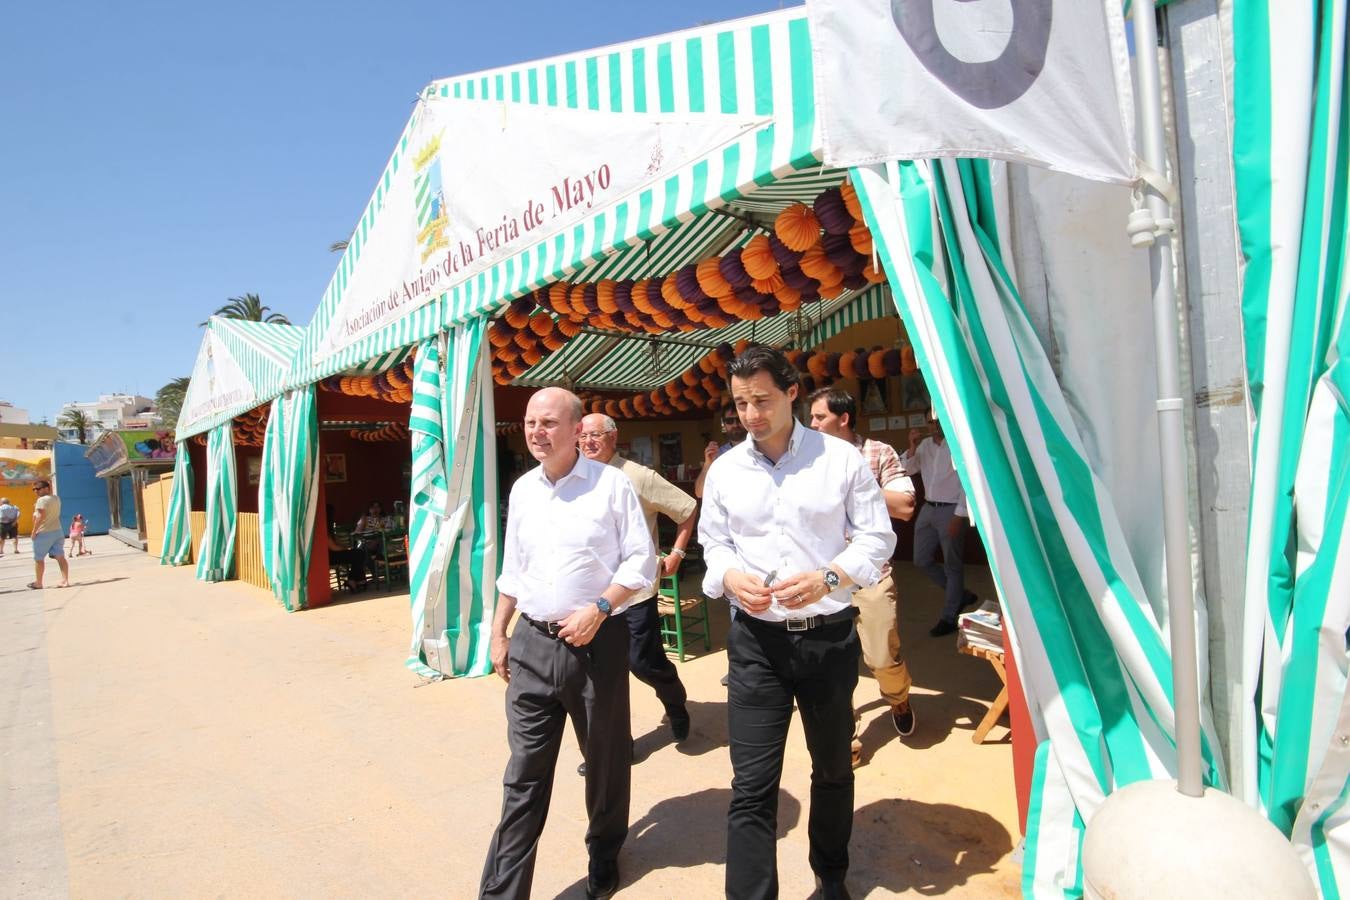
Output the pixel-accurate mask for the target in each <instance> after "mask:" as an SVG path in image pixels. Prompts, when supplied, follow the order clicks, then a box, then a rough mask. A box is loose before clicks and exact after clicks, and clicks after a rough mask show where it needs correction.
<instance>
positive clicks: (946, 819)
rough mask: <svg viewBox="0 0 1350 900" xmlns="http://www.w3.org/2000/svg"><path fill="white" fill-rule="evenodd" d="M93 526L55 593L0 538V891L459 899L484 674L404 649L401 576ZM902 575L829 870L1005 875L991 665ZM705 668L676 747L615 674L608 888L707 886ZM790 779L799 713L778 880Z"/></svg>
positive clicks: (471, 825)
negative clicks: (295, 575)
mask: <svg viewBox="0 0 1350 900" xmlns="http://www.w3.org/2000/svg"><path fill="white" fill-rule="evenodd" d="M27 546H28V544H27V541H26V540H25V541H24V547H25V548H27ZM90 546H91V547H92V548H93V549H94V550H95V554H94V555H93V556H91V557H84V558H82V559H80V560H77V561H75V563H74V568H73V572H72V581H73V582H74V584H73V586H72V587H71V588H69V589H66V590H53V589H48V590H46V591H42V592H37V591H29V590H26V589H25V588H24V584H25V583H26V582H27V581H28V580H30V578H31V574H32V565H31V559H30V558H29V557H28V556H22V557H20V558H18V559H16V558H15V557H14V556H13V555H12V554H8V555H6V556H4V557H3V558H0V896H5V897H11V896H19V897H45V896H55V897H59V896H66V895H70V896H76V897H147V896H149V897H224V896H231V897H241V896H259V897H395V896H408V895H412V894H422V895H430V896H444V897H454V898H461V897H472V896H474V894H475V891H476V887H477V883H478V876H479V872H480V870H481V866H482V860H483V853H484V849H485V848H486V846H487V842H488V838H489V836H490V834H491V832H492V829H493V827H494V826H495V824H496V819H497V814H498V811H499V808H500V803H501V794H500V779H501V773H502V769H503V766H504V763H505V758H506V741H505V726H504V717H503V712H502V698H503V692H504V685H503V683H502V682H501V681H499V680H498V679H496V678H483V679H474V680H462V681H447V682H439V683H435V684H426V685H423V684H422V683H421V681H420V680H419V679H418V678H416V677H415V676H413V675H411V674H410V673H408V672H407V671H406V670H405V669H404V668H403V667H402V661H403V658H404V657H405V655H406V653H405V648H406V646H407V643H408V629H409V625H408V615H407V599H406V595H400V596H387V597H373V598H370V597H367V598H364V599H361V598H358V599H357V600H356V601H355V602H347V603H341V604H337V605H334V606H330V607H327V608H324V609H319V610H311V611H308V612H304V613H297V614H289V615H288V614H287V613H285V612H284V611H283V610H282V609H281V607H280V606H278V605H277V604H276V603H275V602H274V601H273V600H272V598H271V597H270V595H268V594H267V593H266V592H263V591H259V590H257V589H255V588H252V587H249V586H247V585H243V584H239V583H237V582H230V583H226V584H218V585H208V584H202V583H200V582H198V581H196V580H194V579H193V577H192V573H191V571H190V570H189V569H168V568H164V567H160V566H159V565H158V560H156V559H153V558H151V557H147V556H145V555H144V554H141V553H137V552H135V551H132V550H130V549H129V548H126V547H123V546H122V545H121V544H118V543H117V542H115V541H113V540H112V539H109V538H94V539H92V540H91V541H90ZM981 575H983V577H984V578H985V579H987V573H982V572H980V571H979V570H972V582H973V586H974V587H975V588H976V589H977V590H983V591H985V592H987V584H988V583H987V580H986V581H983V582H982V581H981V580H980V577H981ZM898 580H899V581H900V583H901V584H902V590H904V600H903V605H904V611H903V612H902V624H903V625H904V627H905V629H906V633H905V638H906V647H907V650H908V653H909V660H910V665H911V667H912V669H913V671H914V675H915V679H916V687H915V701H914V703H915V709H916V712H917V715H918V721H919V725H918V731H917V733H916V734H915V735H914V736H912V737H911V738H910V739H908V740H907V741H906V742H905V743H901V742H900V741H899V740H898V739H897V738H896V735H895V733H894V730H893V729H892V727H891V725H890V723H889V717H888V716H886V714H885V713H886V710H885V708H884V706H883V705H882V703H881V701H880V699H879V698H878V696H877V693H876V687H875V683H874V682H873V681H871V679H870V678H864V679H862V680H861V681H860V683H859V686H858V693H857V700H858V702H859V703H860V704H861V705H863V707H864V716H865V719H866V730H865V732H864V742H865V745H866V753H867V757H868V758H867V763H866V765H865V766H863V767H862V768H861V769H859V770H858V777H857V801H856V809H857V813H856V816H855V819H854V831H853V843H852V856H853V867H852V870H851V872H850V876H849V884H850V887H851V888H852V889H853V892H854V895H855V896H858V897H864V896H866V897H890V896H898V895H932V894H951V895H952V896H970V897H999V896H1014V895H1016V894H1017V887H1018V879H1019V877H1020V873H1019V869H1018V867H1017V865H1016V863H1015V862H1014V861H1013V860H1012V859H1011V858H1010V853H1011V851H1012V850H1013V847H1014V845H1015V844H1016V843H1017V842H1018V829H1017V813H1016V804H1015V799H1014V793H1013V782H1012V761H1011V752H1010V749H1009V746H1008V744H1007V742H1006V741H1007V730H1006V728H1004V727H1002V726H999V727H996V728H995V730H994V731H993V732H992V733H991V735H990V742H989V743H986V744H984V745H980V746H976V745H974V744H973V743H972V742H971V740H970V735H971V731H972V730H973V728H974V725H975V723H976V722H978V720H979V719H980V717H981V716H982V715H983V714H984V710H985V708H986V703H987V701H988V699H989V698H991V697H993V695H994V694H995V693H996V691H997V688H998V684H997V680H996V678H995V675H994V673H993V671H992V670H991V669H990V668H989V666H988V665H987V664H986V663H985V662H983V661H981V660H976V659H971V658H969V657H963V656H958V655H957V654H956V653H955V652H954V649H953V647H954V645H953V643H952V640H951V639H950V638H945V639H941V640H937V639H932V638H929V637H928V635H927V627H928V626H929V625H930V624H931V623H932V620H933V619H934V618H935V612H936V609H937V605H938V594H937V591H936V589H934V588H932V587H931V586H929V585H928V584H927V583H926V582H923V583H921V582H919V581H918V580H917V579H916V578H915V576H914V575H913V573H912V572H911V571H908V570H905V569H903V568H902V569H901V571H900V572H899V573H898ZM49 583H53V584H54V583H55V579H52V580H51V581H50V582H49ZM717 613H718V618H720V619H721V620H722V623H723V624H721V625H720V627H717V628H716V629H715V631H716V632H717V633H718V634H721V633H724V631H725V625H724V622H725V612H724V610H723V609H719V610H718V611H717ZM725 670H726V657H725V655H724V654H723V653H722V652H721V651H720V649H716V648H715V649H714V651H713V652H711V653H704V654H702V656H701V657H700V658H698V659H692V660H690V661H688V662H685V663H684V664H682V665H681V666H680V672H681V675H682V677H683V678H684V681H685V684H686V686H687V687H688V689H689V693H690V698H691V710H692V713H693V718H694V732H693V734H692V735H691V737H690V739H689V740H688V741H687V742H686V743H685V744H684V745H683V746H679V747H676V746H675V745H673V744H672V743H671V741H670V738H669V732H668V729H666V728H665V726H663V725H662V724H661V708H660V705H659V704H658V703H657V702H656V698H655V696H654V695H653V693H652V692H651V691H650V690H649V689H648V688H646V687H644V686H643V685H640V684H636V683H635V684H634V689H633V733H634V736H635V737H636V739H637V755H638V762H637V764H636V766H635V767H634V769H633V807H632V831H631V833H630V836H629V839H628V843H627V845H626V846H625V849H624V853H623V856H622V857H621V869H622V873H623V885H624V886H623V888H622V889H621V891H620V896H630V897H671V896H678V897H717V896H721V893H722V863H723V861H724V859H725V854H726V837H725V813H726V805H727V800H728V794H729V792H728V785H729V783H730V778H731V772H730V764H729V762H728V758H727V752H726V721H725V719H726V706H725V690H724V689H723V688H722V687H721V686H720V684H719V683H718V681H719V679H720V678H721V676H722V675H723V673H724V672H725ZM578 762H579V757H578V754H577V750H576V747H575V745H574V744H573V743H572V741H571V740H570V739H569V740H567V741H565V742H564V748H563V751H562V756H561V758H560V760H559V764H558V777H557V781H556V784H555V790H554V799H553V804H552V808H551V812H550V815H549V821H548V826H547V828H546V830H545V833H544V836H543V839H542V841H541V842H540V848H539V864H538V868H537V871H536V876H535V885H534V887H535V896H536V897H555V896H556V897H569V898H579V897H583V896H584V884H585V851H584V847H583V843H582V836H583V833H584V830H585V816H584V810H583V805H582V779H581V778H579V777H578V776H576V775H575V774H574V769H575V767H576V765H577V763H578ZM809 779H810V770H809V760H808V757H807V754H806V749H805V745H804V743H803V741H802V736H801V728H800V723H796V724H794V729H793V732H792V735H791V738H790V743H789V747H788V757H787V765H786V770H785V774H784V778H783V796H782V803H781V809H780V834H781V840H780V841H779V845H778V858H779V870H780V873H781V879H782V895H783V896H784V897H787V898H805V897H808V896H810V895H811V893H812V889H813V880H812V876H811V871H810V868H809V866H808V864H807V840H806V809H805V807H806V803H807V798H808V796H809Z"/></svg>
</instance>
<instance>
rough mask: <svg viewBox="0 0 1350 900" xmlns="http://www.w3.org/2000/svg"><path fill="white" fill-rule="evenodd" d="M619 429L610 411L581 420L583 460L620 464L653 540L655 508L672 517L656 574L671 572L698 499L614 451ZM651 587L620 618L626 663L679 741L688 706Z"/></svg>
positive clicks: (685, 727) (690, 531) (676, 568)
mask: <svg viewBox="0 0 1350 900" xmlns="http://www.w3.org/2000/svg"><path fill="white" fill-rule="evenodd" d="M618 446H619V428H618V426H617V425H615V424H614V420H613V419H611V418H610V417H609V416H606V415H601V414H599V413H593V414H591V415H589V416H586V417H585V418H583V419H582V420H581V452H582V454H583V455H585V456H586V458H587V459H593V460H595V461H596V462H600V463H606V464H608V465H611V466H613V467H615V468H616V469H619V470H620V471H622V472H623V473H624V475H626V476H628V479H629V481H631V482H632V483H633V489H634V490H636V491H637V495H638V502H639V503H640V504H641V505H642V515H643V516H644V517H645V518H646V520H647V530H648V531H649V532H650V533H651V538H652V544H653V545H655V546H659V545H657V541H656V516H657V514H658V513H660V514H663V515H665V516H667V517H668V518H669V519H670V520H671V521H673V522H675V524H676V525H677V526H678V530H677V531H676V533H675V542H674V544H673V545H672V546H671V549H670V552H669V553H667V554H666V555H665V557H664V558H662V560H661V563H660V567H659V570H658V577H659V578H665V577H669V576H671V575H674V574H675V573H676V572H678V571H679V569H680V562H681V561H682V560H683V559H684V548H685V547H687V546H688V545H689V540H690V538H691V537H693V534H694V524H695V521H696V520H697V518H698V517H697V516H696V515H694V513H695V510H696V509H697V508H698V501H697V500H695V499H694V498H693V497H691V496H689V495H688V494H686V493H685V492H684V491H682V490H680V489H679V488H677V487H676V486H675V485H673V484H671V483H670V482H669V481H667V480H666V479H664V478H662V477H661V475H660V473H659V472H656V471H654V470H652V469H649V468H647V467H646V466H644V465H641V464H640V463H636V462H633V460H631V459H626V458H625V457H623V456H622V455H621V454H619V452H618ZM655 595H656V586H655V585H653V586H652V588H651V589H649V590H647V591H643V592H640V593H638V594H636V595H634V597H633V599H632V601H631V602H630V604H629V606H628V609H627V610H625V611H624V614H623V615H624V619H626V620H627V622H628V637H629V641H628V666H629V669H630V670H631V671H632V673H633V674H634V675H635V676H637V679H638V680H639V681H641V682H642V683H643V684H647V685H650V686H651V687H652V688H653V689H655V691H656V696H657V697H658V698H659V699H660V700H661V703H662V705H663V706H665V708H666V716H667V717H668V718H669V719H670V730H671V732H672V733H674V735H675V740H677V741H682V740H684V739H685V738H686V737H688V736H689V710H688V709H687V708H686V706H685V701H686V700H687V699H688V695H687V694H686V693H685V689H684V684H683V683H681V681H680V674H679V672H677V671H676V669H675V665H674V664H673V663H672V662H671V661H670V660H669V659H667V658H666V652H665V649H664V648H663V647H662V646H661V626H660V620H659V617H658V615H657V612H656V603H655V602H652V599H651V598H652V597H654V596H655Z"/></svg>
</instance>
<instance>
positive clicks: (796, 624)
mask: <svg viewBox="0 0 1350 900" xmlns="http://www.w3.org/2000/svg"><path fill="white" fill-rule="evenodd" d="M815 618H816V617H815V616H807V617H806V618H804V619H785V620H784V621H785V622H786V623H787V630H788V631H806V630H807V629H809V628H810V627H811V626H812V624H814V622H815Z"/></svg>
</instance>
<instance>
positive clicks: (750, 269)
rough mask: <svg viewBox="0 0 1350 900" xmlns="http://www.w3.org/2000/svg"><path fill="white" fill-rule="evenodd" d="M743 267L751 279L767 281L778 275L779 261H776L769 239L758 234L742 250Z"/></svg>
mask: <svg viewBox="0 0 1350 900" xmlns="http://www.w3.org/2000/svg"><path fill="white" fill-rule="evenodd" d="M741 265H743V266H745V271H746V274H748V275H749V276H750V277H751V278H757V279H761V280H762V279H766V278H773V277H775V276H777V275H778V260H776V259H774V256H773V247H771V246H770V245H769V239H768V238H767V237H765V236H764V235H762V234H757V235H755V236H754V237H752V238H751V239H750V240H749V241H747V242H746V244H745V246H744V247H742V248H741Z"/></svg>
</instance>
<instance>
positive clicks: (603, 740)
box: [479, 616, 633, 898]
mask: <svg viewBox="0 0 1350 900" xmlns="http://www.w3.org/2000/svg"><path fill="white" fill-rule="evenodd" d="M507 659H508V665H509V668H510V671H511V683H510V684H509V685H508V686H507V689H506V722H507V741H508V743H509V744H510V747H511V760H510V762H508V763H507V764H506V775H505V776H504V777H503V779H502V785H503V788H504V790H503V799H502V818H501V823H500V824H498V826H497V830H496V831H495V832H494V833H493V835H492V843H491V844H490V845H489V846H488V854H487V862H486V864H485V865H484V866H483V881H482V884H481V886H480V888H479V895H480V896H482V897H508V898H525V897H529V896H530V884H531V882H532V881H533V880H534V859H535V851H536V850H537V849H538V846H539V835H540V834H541V833H543V830H544V820H545V819H546V818H547V817H548V804H549V798H550V797H551V795H552V794H553V773H554V769H555V768H556V766H557V762H558V748H559V747H560V746H561V744H562V736H563V725H564V721H565V720H566V718H567V717H571V719H572V727H573V728H574V729H575V731H576V735H577V740H578V741H579V742H580V744H581V746H582V748H583V752H584V754H585V758H586V813H587V815H588V816H589V818H590V826H589V827H588V828H587V829H586V849H587V851H588V853H589V854H590V858H591V859H592V860H601V861H608V860H613V859H616V858H617V857H618V855H619V849H620V848H621V847H622V846H623V842H624V840H625V839H626V838H627V837H628V802H629V793H630V785H631V782H630V777H631V771H630V767H629V756H630V753H631V748H632V742H633V739H632V735H631V733H630V728H629V723H628V629H627V627H626V625H625V623H624V622H623V621H619V620H618V617H617V616H616V617H614V618H611V619H609V620H608V621H606V622H605V623H604V624H603V625H601V626H600V631H599V632H598V633H597V634H596V636H595V639H594V640H593V641H591V643H590V644H588V645H587V646H585V647H572V646H570V645H568V644H567V643H566V642H564V641H561V640H559V639H557V638H555V637H550V636H548V635H546V634H544V633H543V632H542V631H540V630H539V629H537V628H535V627H534V626H533V625H531V624H530V623H529V622H526V621H525V620H524V619H520V620H519V621H517V622H516V627H515V630H514V631H512V633H511V648H510V651H509V654H508V657H507Z"/></svg>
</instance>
